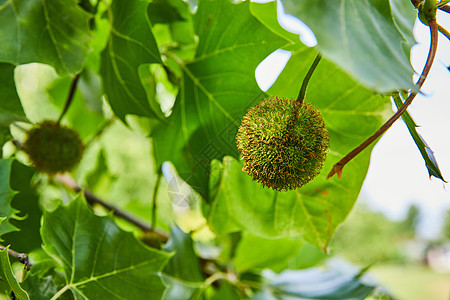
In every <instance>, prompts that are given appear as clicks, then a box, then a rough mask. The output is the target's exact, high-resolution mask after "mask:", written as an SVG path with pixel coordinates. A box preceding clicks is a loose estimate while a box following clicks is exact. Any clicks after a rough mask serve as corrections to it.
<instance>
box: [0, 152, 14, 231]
mask: <svg viewBox="0 0 450 300" xmlns="http://www.w3.org/2000/svg"><path fill="white" fill-rule="evenodd" d="M11 164H12V159H0V218H1V219H3V220H4V219H6V220H4V221H3V222H1V224H0V236H2V235H3V234H5V233H8V232H12V231H16V230H17V227H15V226H14V225H12V224H11V223H10V222H9V220H10V219H14V218H16V213H17V211H16V210H15V209H13V208H12V207H11V200H12V198H13V197H14V195H15V194H16V192H15V191H13V190H12V189H11V187H10V175H11Z"/></svg>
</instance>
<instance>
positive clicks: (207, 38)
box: [152, 0, 287, 196]
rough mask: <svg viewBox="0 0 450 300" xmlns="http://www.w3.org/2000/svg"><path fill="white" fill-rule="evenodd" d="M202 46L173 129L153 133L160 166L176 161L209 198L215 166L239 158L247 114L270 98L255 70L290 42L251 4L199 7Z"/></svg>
mask: <svg viewBox="0 0 450 300" xmlns="http://www.w3.org/2000/svg"><path fill="white" fill-rule="evenodd" d="M195 28H196V33H197V35H198V36H199V44H198V48H197V52H196V55H195V58H194V59H193V60H191V61H188V62H186V63H184V62H182V61H181V60H180V59H179V58H174V57H173V55H171V54H170V55H168V57H172V58H173V59H175V60H176V61H177V62H178V63H179V65H180V66H181V68H182V83H181V87H180V92H179V94H178V97H177V99H176V102H175V105H174V108H173V112H172V115H171V116H170V118H169V122H170V124H169V125H161V126H159V127H158V128H156V129H155V130H154V131H153V132H152V136H153V138H154V141H155V157H156V159H157V162H158V164H162V163H163V162H164V161H172V162H173V163H174V165H175V167H176V168H177V170H178V172H179V174H180V176H182V177H183V178H184V179H185V180H186V181H187V182H188V183H189V184H190V185H191V186H192V187H193V188H194V189H196V190H197V192H199V193H200V194H201V195H202V196H207V194H208V193H207V190H208V176H209V164H210V161H211V160H212V159H221V158H222V157H223V156H225V155H233V156H235V157H238V153H237V149H236V146H235V141H234V136H235V134H236V132H237V128H238V126H239V124H240V118H241V117H242V116H243V115H244V113H245V109H246V108H247V107H248V106H249V105H251V104H253V103H255V102H256V101H258V100H260V99H261V97H263V96H264V94H263V93H262V92H261V90H260V89H259V87H258V85H257V84H256V80H255V69H256V67H257V66H258V64H259V63H260V62H261V61H262V60H263V59H264V58H265V57H266V56H267V55H269V54H270V53H271V52H273V51H274V50H276V49H277V48H279V47H281V46H283V45H285V44H286V43H287V41H286V40H284V39H282V38H281V37H279V36H277V35H275V34H274V33H272V32H271V31H269V30H268V29H267V28H265V27H264V26H263V25H262V24H261V23H260V22H259V21H258V20H257V19H256V18H255V17H254V16H252V14H251V13H250V11H249V2H240V3H232V2H231V1H229V0H203V1H200V2H199V6H198V11H197V14H196V19H195Z"/></svg>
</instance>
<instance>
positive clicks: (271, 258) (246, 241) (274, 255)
mask: <svg viewBox="0 0 450 300" xmlns="http://www.w3.org/2000/svg"><path fill="white" fill-rule="evenodd" d="M303 243H304V242H303V241H301V240H294V239H288V238H284V239H263V238H260V237H257V236H254V235H252V234H248V233H246V234H244V235H243V237H242V239H241V241H240V242H239V244H238V247H237V249H236V255H235V256H234V258H233V264H234V267H235V268H236V270H237V271H239V272H243V271H247V270H250V269H266V268H271V269H272V270H275V271H278V270H283V269H285V268H287V267H288V260H289V258H290V257H293V256H295V255H296V254H297V253H298V252H299V251H300V248H301V247H302V244H303ZM274 249H276V251H273V250H274Z"/></svg>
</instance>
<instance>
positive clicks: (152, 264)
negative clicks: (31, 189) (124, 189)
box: [41, 199, 170, 299]
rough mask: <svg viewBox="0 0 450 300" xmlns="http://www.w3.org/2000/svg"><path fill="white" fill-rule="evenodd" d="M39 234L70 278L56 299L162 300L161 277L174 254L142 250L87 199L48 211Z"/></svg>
mask: <svg viewBox="0 0 450 300" xmlns="http://www.w3.org/2000/svg"><path fill="white" fill-rule="evenodd" d="M41 235H42V240H43V242H44V249H45V250H46V251H47V252H48V253H49V254H50V255H51V256H52V257H53V258H54V259H56V260H57V261H58V262H59V263H60V264H61V266H62V267H63V268H64V273H65V276H66V285H65V286H64V287H63V288H62V289H60V290H59V291H58V292H57V293H56V294H55V295H54V296H53V298H52V299H57V297H58V296H59V295H63V294H64V293H66V292H67V291H69V290H70V291H71V293H72V294H73V296H74V297H75V299H147V298H148V297H151V298H154V299H159V298H160V297H161V295H162V293H163V291H164V286H163V284H162V283H161V279H160V278H159V276H158V274H159V272H160V270H161V269H162V267H163V266H164V265H165V263H166V262H167V260H168V259H169V258H170V254H167V253H164V252H161V251H157V250H153V249H150V248H147V247H145V246H143V245H142V244H141V243H139V242H138V241H137V240H136V239H135V238H134V237H133V236H132V234H131V233H128V232H125V231H122V230H121V229H120V228H119V227H118V226H117V225H116V224H115V223H114V221H112V219H111V218H109V217H98V216H96V215H94V214H93V213H92V212H91V211H90V210H89V209H88V208H87V206H86V204H85V202H84V201H83V199H76V200H74V201H72V202H71V203H70V204H69V205H68V206H65V207H59V208H58V209H57V210H55V211H54V212H50V213H45V214H44V217H43V225H42V227H41Z"/></svg>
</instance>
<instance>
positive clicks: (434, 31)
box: [327, 19, 438, 179]
mask: <svg viewBox="0 0 450 300" xmlns="http://www.w3.org/2000/svg"><path fill="white" fill-rule="evenodd" d="M428 26H429V27H430V35H431V43H430V50H429V52H428V57H427V61H426V63H425V66H424V68H423V71H422V74H420V77H419V80H418V81H417V83H416V86H417V89H418V90H420V88H421V87H422V85H423V83H424V82H425V79H426V78H427V76H428V73H429V71H430V69H431V66H432V65H433V60H434V58H435V56H436V50H437V44H438V26H437V23H436V19H430V20H428ZM417 93H418V92H411V93H410V94H409V96H408V98H407V99H406V100H405V102H404V103H403V105H402V106H401V107H400V108H399V109H398V110H397V112H396V113H395V114H394V115H393V116H392V117H391V118H390V119H389V120H388V121H387V122H386V123H384V124H383V126H381V127H380V129H378V130H377V131H376V132H375V133H374V134H372V135H371V136H370V137H369V138H368V139H367V140H365V141H364V142H363V143H362V144H361V145H359V146H358V147H356V148H355V149H353V150H352V151H351V152H350V153H348V154H347V155H346V156H345V157H344V158H342V159H341V160H340V161H338V162H337V163H336V164H335V165H334V166H333V168H332V169H331V171H330V173H328V176H327V179H329V178H331V177H332V176H333V175H334V174H337V175H338V177H339V178H341V177H342V169H343V168H344V166H345V165H346V164H347V163H348V162H349V161H351V160H352V159H353V158H354V157H355V156H356V155H358V154H359V153H360V152H361V151H363V150H364V149H365V148H367V147H368V146H369V145H370V144H372V143H373V142H374V141H375V140H377V139H378V138H379V137H380V136H381V135H382V134H383V133H385V132H386V130H388V129H389V127H391V126H392V124H394V122H395V121H397V120H398V119H399V118H400V116H401V115H402V114H403V113H404V112H405V111H406V109H407V108H408V106H409V105H410V104H411V103H412V101H413V100H414V98H415V97H416V95H417Z"/></svg>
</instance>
